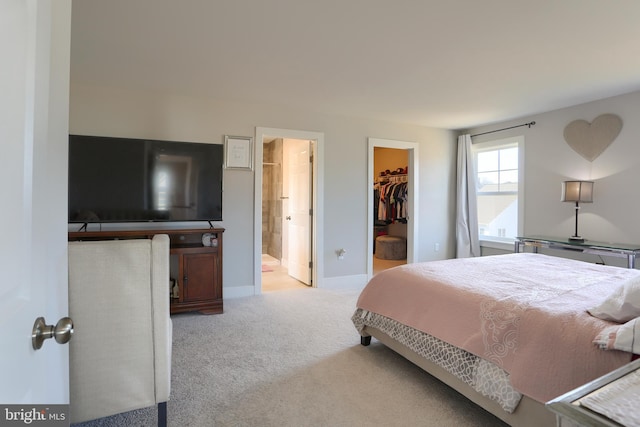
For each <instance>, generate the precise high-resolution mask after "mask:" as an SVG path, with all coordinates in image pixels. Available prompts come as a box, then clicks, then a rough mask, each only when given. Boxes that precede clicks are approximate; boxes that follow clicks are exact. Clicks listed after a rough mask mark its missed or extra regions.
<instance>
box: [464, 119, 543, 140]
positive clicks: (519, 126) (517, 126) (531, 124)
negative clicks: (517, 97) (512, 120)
mask: <svg viewBox="0 0 640 427" xmlns="http://www.w3.org/2000/svg"><path fill="white" fill-rule="evenodd" d="M535 124H536V122H529V123H523V124H521V125H516V126H511V127H508V128H502V129H496V130H490V131H489V132H483V133H477V134H475V135H471V138H473V137H474V136H480V135H486V134H489V133H494V132H502V131H503V130H509V129H515V128H521V127H522V126H529V129H531V126H533V125H535Z"/></svg>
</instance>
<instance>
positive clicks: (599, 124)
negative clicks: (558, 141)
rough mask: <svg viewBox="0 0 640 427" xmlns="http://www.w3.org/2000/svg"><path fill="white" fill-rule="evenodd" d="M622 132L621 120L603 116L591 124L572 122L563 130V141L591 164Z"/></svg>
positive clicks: (579, 121)
mask: <svg viewBox="0 0 640 427" xmlns="http://www.w3.org/2000/svg"><path fill="white" fill-rule="evenodd" d="M621 130H622V119H621V118H620V117H618V116H616V115H615V114H603V115H601V116H598V117H596V118H595V120H594V121H593V122H591V123H589V122H587V121H585V120H574V121H573V122H571V123H569V124H568V125H567V126H566V127H565V128H564V140H565V141H567V144H569V147H571V148H573V150H574V151H575V152H576V153H578V154H580V155H581V156H582V157H584V158H585V159H587V160H589V161H590V162H593V161H594V160H595V159H596V158H598V156H599V155H600V154H602V153H603V152H604V150H606V149H607V147H609V145H611V143H612V142H613V141H614V140H615V139H616V137H617V136H618V134H620V131H621Z"/></svg>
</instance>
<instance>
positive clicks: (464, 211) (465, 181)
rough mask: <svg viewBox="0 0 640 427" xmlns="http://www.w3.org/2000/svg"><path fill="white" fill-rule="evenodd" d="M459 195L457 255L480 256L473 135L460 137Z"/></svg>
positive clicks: (457, 202)
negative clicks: (472, 152) (472, 145)
mask: <svg viewBox="0 0 640 427" xmlns="http://www.w3.org/2000/svg"><path fill="white" fill-rule="evenodd" d="M457 189H458V196H457V199H456V257H457V258H469V257H475V256H480V241H479V239H478V200H477V195H476V173H475V167H474V164H473V155H472V154H471V135H468V134H467V135H460V136H459V137H458V186H457Z"/></svg>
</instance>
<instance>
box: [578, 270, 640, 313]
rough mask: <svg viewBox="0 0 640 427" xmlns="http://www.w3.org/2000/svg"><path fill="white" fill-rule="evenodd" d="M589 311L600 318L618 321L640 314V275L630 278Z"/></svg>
mask: <svg viewBox="0 0 640 427" xmlns="http://www.w3.org/2000/svg"><path fill="white" fill-rule="evenodd" d="M587 311H588V312H589V314H591V315H592V316H594V317H597V318H599V319H602V320H611V321H614V322H618V323H625V322H628V321H629V320H631V319H635V318H636V317H638V316H640V276H637V277H633V278H631V279H628V280H627V281H625V282H624V283H623V284H621V285H620V286H618V287H617V288H616V290H615V291H613V293H612V294H611V295H609V296H608V297H607V298H606V299H605V300H604V301H603V302H602V303H601V304H600V305H598V306H597V307H594V308H592V309H589V310H587Z"/></svg>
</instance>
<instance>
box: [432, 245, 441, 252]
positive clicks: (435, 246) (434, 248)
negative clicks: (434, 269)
mask: <svg viewBox="0 0 640 427" xmlns="http://www.w3.org/2000/svg"><path fill="white" fill-rule="evenodd" d="M433 250H434V251H436V252H438V251H439V250H440V243H436V244H435V245H433Z"/></svg>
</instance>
